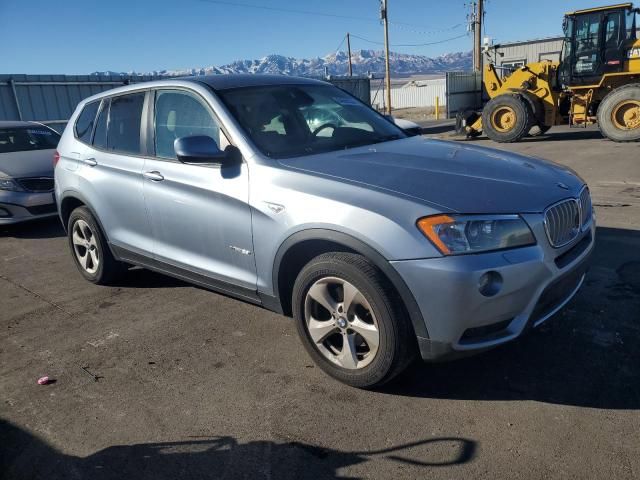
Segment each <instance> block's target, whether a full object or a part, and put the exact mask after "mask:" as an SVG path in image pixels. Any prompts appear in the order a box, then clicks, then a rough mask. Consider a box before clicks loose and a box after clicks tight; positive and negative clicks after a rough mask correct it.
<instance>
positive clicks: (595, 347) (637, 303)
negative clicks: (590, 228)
mask: <svg viewBox="0 0 640 480" xmlns="http://www.w3.org/2000/svg"><path fill="white" fill-rule="evenodd" d="M639 246H640V232H639V231H631V230H622V229H614V228H598V231H597V234H596V250H595V252H594V256H593V259H592V268H591V270H590V272H589V273H588V274H587V279H586V281H585V284H584V285H583V287H582V290H581V291H580V292H579V293H578V295H577V296H576V298H574V300H573V301H572V302H570V303H569V304H568V306H567V307H566V308H565V310H564V311H562V312H561V313H559V314H557V315H556V316H555V317H554V318H551V319H550V320H548V321H547V323H545V324H544V325H542V326H541V327H540V328H539V329H537V330H535V331H533V332H532V333H530V334H529V335H526V336H525V337H523V338H521V339H520V340H518V341H515V342H513V343H510V344H508V345H505V346H503V347H500V348H497V349H495V350H493V351H490V352H486V353H483V354H481V355H478V356H474V357H469V358H466V359H462V360H458V361H455V362H450V363H441V364H422V363H419V364H417V365H415V366H414V367H412V368H411V369H410V370H409V371H408V372H406V373H405V374H404V375H402V377H400V378H399V379H398V380H397V381H396V382H394V383H393V384H392V385H389V386H388V387H387V388H385V389H384V392H385V393H387V394H393V395H405V396H412V397H425V398H427V397H428V398H442V399H463V400H537V401H542V402H548V403H557V404H564V405H574V406H582V407H594V408H604V409H639V408H640V384H639V383H638V378H640V324H639V320H640V314H639V313H638V312H640V247H639Z"/></svg>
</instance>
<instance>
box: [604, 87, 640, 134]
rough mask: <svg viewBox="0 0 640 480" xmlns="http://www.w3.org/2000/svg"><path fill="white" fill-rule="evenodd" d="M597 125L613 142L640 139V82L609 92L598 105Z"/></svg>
mask: <svg viewBox="0 0 640 480" xmlns="http://www.w3.org/2000/svg"><path fill="white" fill-rule="evenodd" d="M634 112H635V113H634ZM597 116H598V127H599V128H600V132H601V133H602V135H603V136H605V137H607V138H608V139H609V140H613V141H614V142H637V141H639V140H640V83H631V84H629V85H624V86H622V87H619V88H616V89H615V90H613V91H611V92H609V93H608V94H607V96H606V97H604V99H603V100H602V102H600V106H599V107H598V114H597Z"/></svg>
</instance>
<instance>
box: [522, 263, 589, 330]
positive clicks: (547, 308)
mask: <svg viewBox="0 0 640 480" xmlns="http://www.w3.org/2000/svg"><path fill="white" fill-rule="evenodd" d="M586 271H587V263H584V262H583V264H582V265H580V266H579V267H577V268H576V269H575V270H573V271H571V272H569V273H567V274H566V275H564V276H562V277H560V278H559V279H557V280H556V281H554V282H553V283H551V284H550V285H549V286H547V288H545V289H544V291H543V292H542V294H541V295H540V298H539V299H538V302H537V303H536V306H535V307H534V309H533V312H532V313H531V317H529V321H530V322H531V324H532V325H535V324H536V323H538V322H540V321H541V320H543V319H545V318H546V317H547V316H549V315H550V314H551V313H553V311H554V310H556V309H557V308H558V307H559V306H560V305H562V304H563V303H564V302H565V301H566V300H567V297H569V295H571V294H572V293H573V291H574V290H575V289H576V288H577V287H578V285H580V281H581V280H582V277H583V276H584V274H585V273H586Z"/></svg>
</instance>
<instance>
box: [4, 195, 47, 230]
mask: <svg viewBox="0 0 640 480" xmlns="http://www.w3.org/2000/svg"><path fill="white" fill-rule="evenodd" d="M55 215H57V208H56V203H55V199H54V197H53V192H38V193H31V192H13V191H8V190H0V225H8V224H13V223H19V222H24V221H27V220H36V219H39V218H46V217H52V216H55Z"/></svg>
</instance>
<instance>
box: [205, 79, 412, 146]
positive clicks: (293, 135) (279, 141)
mask: <svg viewBox="0 0 640 480" xmlns="http://www.w3.org/2000/svg"><path fill="white" fill-rule="evenodd" d="M217 94H218V96H219V97H220V98H221V99H222V101H223V102H224V103H225V104H226V105H227V107H228V108H229V110H230V111H231V113H232V114H233V115H234V116H235V118H236V120H237V121H238V123H239V124H240V125H241V126H242V128H243V129H244V130H245V131H246V132H247V134H248V135H249V137H251V140H252V141H253V142H254V143H255V145H256V146H257V147H258V148H259V149H260V150H261V151H262V152H263V153H264V154H265V155H267V156H270V157H273V158H284V157H294V156H299V155H311V154H314V153H319V152H328V151H334V150H343V149H345V148H353V147H358V146H363V145H371V144H374V143H380V142H386V141H390V140H397V139H399V138H404V137H405V134H404V133H403V132H402V130H400V129H399V128H398V127H396V126H395V125H394V124H392V123H391V122H390V121H388V120H387V119H386V118H384V117H383V116H382V115H380V114H379V113H377V112H375V111H374V110H372V109H371V108H369V107H368V106H367V105H365V104H363V103H362V102H360V101H359V100H357V99H356V98H354V97H352V96H351V95H349V94H347V93H346V92H344V91H343V90H340V89H339V88H336V87H333V86H330V85H327V86H324V85H287V86H285V85H276V86H264V87H243V88H235V89H229V90H221V91H219V92H217Z"/></svg>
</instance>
